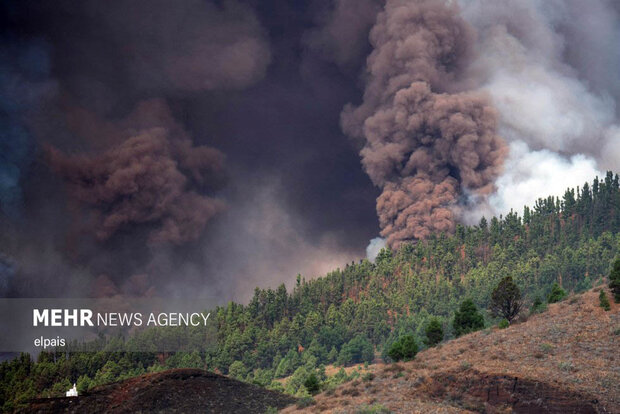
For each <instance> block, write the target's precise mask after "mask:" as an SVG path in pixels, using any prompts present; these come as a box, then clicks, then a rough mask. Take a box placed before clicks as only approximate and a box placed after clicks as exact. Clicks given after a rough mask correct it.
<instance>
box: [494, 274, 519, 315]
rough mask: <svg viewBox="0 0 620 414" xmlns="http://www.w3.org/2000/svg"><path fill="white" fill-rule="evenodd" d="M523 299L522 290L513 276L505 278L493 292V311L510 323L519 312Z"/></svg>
mask: <svg viewBox="0 0 620 414" xmlns="http://www.w3.org/2000/svg"><path fill="white" fill-rule="evenodd" d="M522 305H523V301H522V300H521V291H520V290H519V287H518V286H517V284H516V283H515V282H514V281H513V280H512V277H511V276H506V277H505V278H503V279H502V280H501V281H500V282H499V284H498V285H497V287H496V288H495V290H493V293H492V294H491V312H492V313H493V315H494V316H502V317H504V318H505V319H506V320H507V321H508V322H509V323H510V322H512V321H513V319H514V318H515V317H516V316H517V315H518V314H519V312H520V311H521V307H522Z"/></svg>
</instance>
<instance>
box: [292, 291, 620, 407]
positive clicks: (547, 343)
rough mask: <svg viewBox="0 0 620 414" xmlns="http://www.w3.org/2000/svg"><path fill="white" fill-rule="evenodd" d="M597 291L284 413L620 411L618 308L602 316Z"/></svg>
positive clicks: (384, 369)
mask: <svg viewBox="0 0 620 414" xmlns="http://www.w3.org/2000/svg"><path fill="white" fill-rule="evenodd" d="M599 290H600V289H593V290H590V291H588V292H586V293H584V294H581V295H576V296H573V297H571V298H569V299H567V300H565V301H563V302H561V303H558V304H554V305H550V306H549V309H548V311H546V312H544V313H542V314H538V315H534V316H531V317H530V318H529V320H528V321H526V322H523V323H520V324H515V325H513V326H511V327H509V328H508V329H505V330H497V329H492V330H485V331H481V332H476V333H473V334H470V335H466V336H464V337H462V338H459V339H456V340H453V341H449V342H446V343H444V344H443V345H440V346H438V347H436V348H432V349H429V350H426V351H424V352H421V353H419V354H418V356H417V357H416V359H415V361H412V362H408V363H401V364H393V365H376V366H375V368H374V369H375V371H374V374H375V375H374V378H372V379H369V378H366V381H362V380H356V381H353V382H351V383H347V384H343V385H342V386H341V387H339V388H337V389H336V390H335V391H334V392H327V393H323V394H320V395H318V396H317V397H316V398H315V399H316V404H315V405H314V406H311V407H308V408H306V409H304V410H296V409H295V408H294V407H289V408H287V409H285V410H284V412H287V413H288V412H297V411H304V412H324V413H355V412H364V411H360V409H361V408H362V407H372V406H374V408H375V409H376V410H377V411H375V412H383V411H380V409H381V408H383V409H386V410H389V411H391V412H394V413H457V412H487V413H504V412H514V413H562V414H568V413H620V352H619V351H620V345H619V340H620V305H618V304H612V309H611V311H609V312H605V311H604V310H603V309H601V308H600V307H599V306H598V292H599ZM608 297H611V295H610V293H609V292H608ZM327 394H329V395H327ZM385 412H387V411H385Z"/></svg>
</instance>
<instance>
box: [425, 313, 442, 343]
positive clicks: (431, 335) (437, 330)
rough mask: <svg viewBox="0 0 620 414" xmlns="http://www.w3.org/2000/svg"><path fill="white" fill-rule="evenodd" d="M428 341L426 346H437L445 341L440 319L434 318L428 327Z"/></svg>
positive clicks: (426, 340)
mask: <svg viewBox="0 0 620 414" xmlns="http://www.w3.org/2000/svg"><path fill="white" fill-rule="evenodd" d="M425 333H426V339H425V340H424V343H425V344H426V346H429V347H431V346H435V345H437V344H438V343H440V342H441V341H442V340H443V328H442V326H441V322H439V319H437V318H433V319H431V321H430V322H429V323H428V325H427V326H426V330H425Z"/></svg>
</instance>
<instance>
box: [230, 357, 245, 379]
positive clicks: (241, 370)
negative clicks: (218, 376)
mask: <svg viewBox="0 0 620 414" xmlns="http://www.w3.org/2000/svg"><path fill="white" fill-rule="evenodd" d="M228 375H230V376H231V377H233V378H235V379H238V380H243V379H245V377H246V375H248V369H247V368H246V366H245V364H244V363H243V362H242V361H235V362H233V363H232V364H230V367H229V368H228Z"/></svg>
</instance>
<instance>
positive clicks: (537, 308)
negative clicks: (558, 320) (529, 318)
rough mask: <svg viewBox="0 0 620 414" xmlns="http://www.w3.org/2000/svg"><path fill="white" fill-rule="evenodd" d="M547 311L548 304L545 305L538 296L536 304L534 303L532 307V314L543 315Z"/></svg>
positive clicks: (535, 300)
mask: <svg viewBox="0 0 620 414" xmlns="http://www.w3.org/2000/svg"><path fill="white" fill-rule="evenodd" d="M546 310H547V304H546V303H543V301H542V300H541V299H540V296H536V298H535V299H534V302H533V303H532V307H531V308H530V313H532V314H533V313H541V312H544V311H546Z"/></svg>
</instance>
